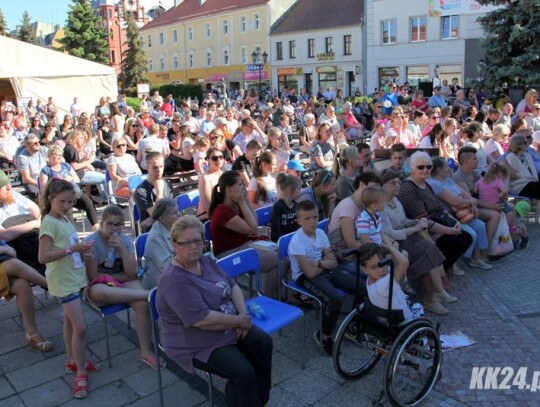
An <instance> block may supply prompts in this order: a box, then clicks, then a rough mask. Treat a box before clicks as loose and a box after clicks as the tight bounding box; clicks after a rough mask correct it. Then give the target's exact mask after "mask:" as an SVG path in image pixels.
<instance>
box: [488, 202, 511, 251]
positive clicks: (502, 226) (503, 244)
mask: <svg viewBox="0 0 540 407" xmlns="http://www.w3.org/2000/svg"><path fill="white" fill-rule="evenodd" d="M513 251H514V242H513V241H512V236H511V235H510V228H509V227H508V223H507V222H506V216H505V214H504V212H501V218H500V220H499V226H497V230H496V231H495V235H494V236H493V240H492V241H491V244H490V245H489V255H490V256H504V255H506V254H508V253H511V252H513Z"/></svg>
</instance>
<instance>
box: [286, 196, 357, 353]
mask: <svg viewBox="0 0 540 407" xmlns="http://www.w3.org/2000/svg"><path fill="white" fill-rule="evenodd" d="M296 222H298V224H299V225H300V229H298V230H297V231H296V233H295V234H294V236H293V237H292V239H291V242H290V244H289V250H288V253H289V259H290V261H291V269H292V277H293V279H294V280H295V281H296V283H297V284H298V285H299V286H300V287H302V288H304V289H306V290H307V291H309V292H310V293H312V294H314V295H315V296H317V297H318V298H319V299H320V300H321V301H322V303H323V308H324V311H323V317H322V333H321V332H320V331H316V332H315V333H314V335H313V337H314V339H315V342H317V344H318V345H319V346H321V342H322V349H323V350H324V352H325V353H326V355H327V356H332V347H333V341H332V332H333V331H334V328H335V326H336V323H337V319H338V317H339V311H340V309H341V305H342V303H343V296H342V295H341V293H340V292H339V291H338V290H337V288H340V289H342V290H343V291H345V292H347V293H350V294H354V293H355V291H356V289H355V287H356V277H355V276H353V275H351V274H348V273H346V272H343V271H341V270H336V267H337V266H338V262H337V260H336V255H335V254H334V252H333V251H332V249H331V248H330V241H329V240H328V237H327V236H326V234H325V233H324V231H323V230H321V229H318V228H317V226H318V222H319V214H318V211H317V207H316V206H315V204H314V203H313V202H311V201H302V202H300V203H299V204H298V207H297V209H296Z"/></svg>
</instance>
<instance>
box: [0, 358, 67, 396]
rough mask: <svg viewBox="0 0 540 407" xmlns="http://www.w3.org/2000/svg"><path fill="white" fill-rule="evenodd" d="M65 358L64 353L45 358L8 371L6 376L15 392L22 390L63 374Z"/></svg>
mask: <svg viewBox="0 0 540 407" xmlns="http://www.w3.org/2000/svg"><path fill="white" fill-rule="evenodd" d="M65 359H66V358H65V356H64V355H59V356H56V357H54V358H50V359H46V360H44V361H41V362H38V363H35V364H33V365H31V366H28V367H25V368H23V369H19V370H16V371H14V372H11V373H8V374H7V378H8V380H9V381H10V383H11V385H12V386H13V387H14V388H15V389H16V390H17V392H22V391H24V390H28V389H31V388H32V387H35V386H38V385H40V384H42V383H46V382H49V381H51V380H54V379H57V378H59V377H61V376H63V375H64V374H65V373H64V363H65Z"/></svg>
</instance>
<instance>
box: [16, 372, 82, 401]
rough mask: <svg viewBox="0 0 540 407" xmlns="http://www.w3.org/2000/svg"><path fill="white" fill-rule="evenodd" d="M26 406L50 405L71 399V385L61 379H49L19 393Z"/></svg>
mask: <svg viewBox="0 0 540 407" xmlns="http://www.w3.org/2000/svg"><path fill="white" fill-rule="evenodd" d="M20 397H21V399H22V400H23V401H24V403H25V404H26V405H27V406H32V407H50V406H57V405H59V404H62V403H65V402H66V401H68V400H71V399H72V398H73V396H72V395H71V385H68V384H67V383H66V382H65V381H64V380H62V379H60V378H59V379H55V380H51V381H50V382H47V383H43V384H41V385H39V386H36V387H34V388H32V389H30V390H27V391H25V392H23V393H21V394H20Z"/></svg>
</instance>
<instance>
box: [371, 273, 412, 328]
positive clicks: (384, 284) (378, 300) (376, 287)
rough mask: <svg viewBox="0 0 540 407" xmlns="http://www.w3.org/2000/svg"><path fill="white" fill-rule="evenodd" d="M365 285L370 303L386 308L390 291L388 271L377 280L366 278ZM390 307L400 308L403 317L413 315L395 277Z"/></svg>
mask: <svg viewBox="0 0 540 407" xmlns="http://www.w3.org/2000/svg"><path fill="white" fill-rule="evenodd" d="M366 287H367V292H368V296H369V300H370V301H371V303H372V304H373V305H375V306H376V307H379V308H382V309H387V308H388V293H389V291H390V273H389V274H387V275H386V276H384V277H383V278H381V279H379V280H377V281H373V282H370V279H368V281H367V283H366ZM392 309H393V310H402V311H403V316H404V317H405V319H411V318H412V317H413V314H412V312H411V310H410V309H409V304H408V303H407V297H406V296H405V293H404V292H403V291H402V290H401V287H400V286H399V283H398V282H397V281H396V280H395V279H394V290H393V292H392Z"/></svg>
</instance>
